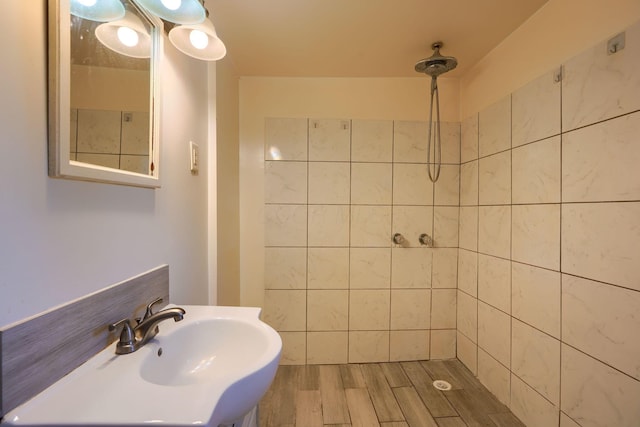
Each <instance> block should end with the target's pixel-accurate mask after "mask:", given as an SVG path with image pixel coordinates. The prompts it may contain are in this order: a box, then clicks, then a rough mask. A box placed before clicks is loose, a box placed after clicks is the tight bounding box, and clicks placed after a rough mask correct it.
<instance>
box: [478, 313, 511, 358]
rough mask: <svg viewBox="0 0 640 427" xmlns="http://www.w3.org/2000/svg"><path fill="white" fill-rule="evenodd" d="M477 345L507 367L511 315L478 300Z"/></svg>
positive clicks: (509, 349) (509, 355) (509, 354)
mask: <svg viewBox="0 0 640 427" xmlns="http://www.w3.org/2000/svg"><path fill="white" fill-rule="evenodd" d="M478 346H479V347H480V348H481V349H483V350H484V351H486V352H487V353H489V354H490V355H491V356H492V357H494V358H495V359H496V360H498V361H499V362H500V363H502V364H503V365H504V366H507V367H509V366H510V363H511V317H510V316H509V315H508V314H506V313H503V312H502V311H500V310H498V309H495V308H493V307H491V306H490V305H488V304H485V303H483V302H482V301H478Z"/></svg>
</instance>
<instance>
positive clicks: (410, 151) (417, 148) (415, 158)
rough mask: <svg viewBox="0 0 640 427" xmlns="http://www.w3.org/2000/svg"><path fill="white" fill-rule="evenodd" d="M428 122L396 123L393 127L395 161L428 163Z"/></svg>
mask: <svg viewBox="0 0 640 427" xmlns="http://www.w3.org/2000/svg"><path fill="white" fill-rule="evenodd" d="M428 131H429V129H428V124H427V123H426V122H411V121H401V120H400V121H396V122H394V127H393V161H394V162H402V163H416V162H418V163H426V162H427V133H428Z"/></svg>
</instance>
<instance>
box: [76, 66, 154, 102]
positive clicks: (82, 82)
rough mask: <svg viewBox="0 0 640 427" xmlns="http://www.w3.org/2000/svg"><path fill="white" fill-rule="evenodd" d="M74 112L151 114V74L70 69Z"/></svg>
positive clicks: (79, 67)
mask: <svg viewBox="0 0 640 427" xmlns="http://www.w3.org/2000/svg"><path fill="white" fill-rule="evenodd" d="M71 80H72V82H73V84H72V85H71V100H70V102H71V108H83V109H88V110H111V111H120V110H132V111H149V104H150V100H151V98H150V97H149V91H150V88H151V87H150V85H149V71H143V70H126V69H122V68H107V67H89V66H84V65H72V66H71Z"/></svg>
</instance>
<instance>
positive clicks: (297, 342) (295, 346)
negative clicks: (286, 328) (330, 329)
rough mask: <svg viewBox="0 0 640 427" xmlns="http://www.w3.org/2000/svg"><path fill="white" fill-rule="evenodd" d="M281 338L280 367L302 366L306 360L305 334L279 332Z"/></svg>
mask: <svg viewBox="0 0 640 427" xmlns="http://www.w3.org/2000/svg"><path fill="white" fill-rule="evenodd" d="M279 335H280V338H282V355H281V356H280V364H281V365H304V364H305V362H306V360H307V351H306V350H307V333H306V332H279Z"/></svg>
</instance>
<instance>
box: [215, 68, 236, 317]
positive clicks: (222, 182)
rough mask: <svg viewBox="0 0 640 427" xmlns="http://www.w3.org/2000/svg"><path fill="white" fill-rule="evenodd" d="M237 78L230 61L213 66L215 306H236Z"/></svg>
mask: <svg viewBox="0 0 640 427" xmlns="http://www.w3.org/2000/svg"><path fill="white" fill-rule="evenodd" d="M238 92H239V78H238V76H237V75H236V72H235V69H234V66H233V62H232V61H231V59H230V58H225V59H223V60H222V61H219V62H217V63H216V104H217V109H216V111H217V115H216V140H217V143H216V145H217V147H216V148H217V149H216V154H217V161H216V175H217V183H218V184H217V211H218V215H217V229H218V233H217V235H218V242H217V264H218V266H217V269H218V272H217V283H218V291H217V304H218V305H240V222H239V219H240V194H239V191H240V190H239V187H240V176H239V160H238V153H239V142H240V141H239V129H238V120H239V110H238V101H239V100H238Z"/></svg>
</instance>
